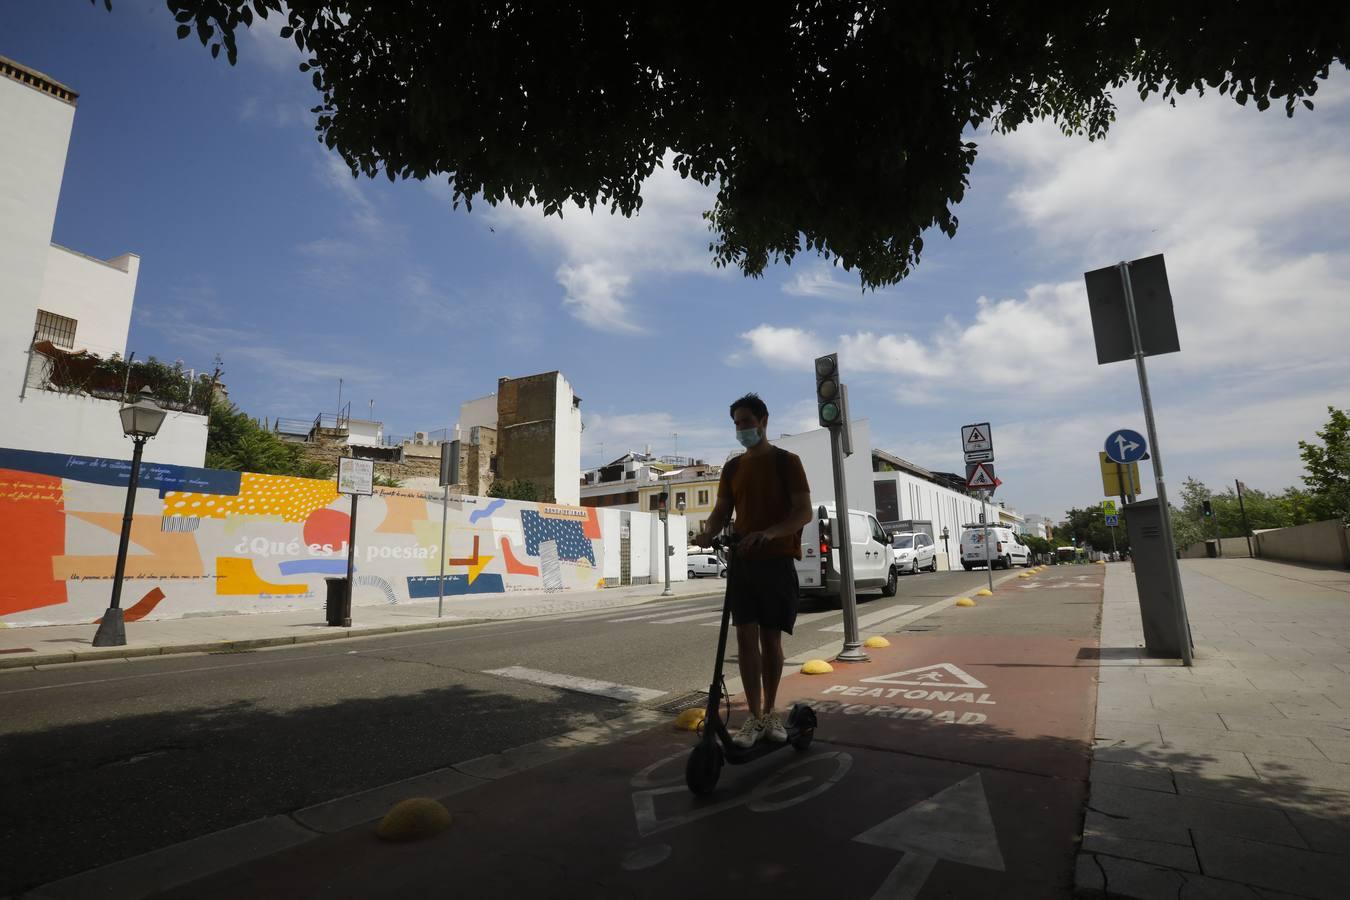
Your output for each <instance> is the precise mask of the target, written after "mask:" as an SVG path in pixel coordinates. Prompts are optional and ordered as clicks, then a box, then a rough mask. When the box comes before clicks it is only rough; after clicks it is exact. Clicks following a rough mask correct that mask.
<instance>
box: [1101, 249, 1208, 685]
mask: <svg viewBox="0 0 1350 900" xmlns="http://www.w3.org/2000/svg"><path fill="white" fill-rule="evenodd" d="M1117 268H1118V269H1119V270H1120V283H1121V287H1123V288H1124V291H1125V312H1126V313H1127V314H1128V316H1129V320H1130V339H1131V341H1132V342H1133V346H1134V365H1135V369H1136V370H1137V371H1138V373H1139V397H1140V399H1141V400H1142V401H1143V405H1144V424H1145V425H1147V426H1148V442H1149V444H1150V447H1151V452H1152V454H1153V481H1154V483H1155V485H1156V486H1157V491H1158V522H1159V524H1160V525H1161V526H1162V540H1163V546H1165V547H1166V548H1167V567H1168V570H1169V574H1170V575H1171V582H1172V597H1173V602H1174V603H1175V605H1176V616H1177V628H1178V640H1179V642H1180V644H1181V664H1182V665H1184V666H1190V665H1192V664H1193V663H1194V660H1193V659H1192V656H1191V623H1190V619H1189V617H1188V616H1187V615H1186V597H1185V595H1184V594H1183V593H1182V590H1181V569H1180V567H1179V566H1177V550H1176V547H1177V545H1176V541H1175V540H1174V538H1173V537H1172V508H1171V507H1170V506H1169V505H1168V503H1167V481H1166V479H1165V478H1164V477H1163V464H1162V451H1161V449H1159V446H1158V429H1157V427H1156V426H1155V425H1154V422H1153V397H1152V395H1150V394H1149V390H1148V370H1147V368H1145V366H1144V347H1143V341H1142V340H1141V339H1140V337H1139V316H1138V314H1137V313H1136V311H1135V308H1134V285H1132V284H1131V283H1130V264H1129V263H1127V262H1122V263H1120V265H1119V266H1118V267H1117Z"/></svg>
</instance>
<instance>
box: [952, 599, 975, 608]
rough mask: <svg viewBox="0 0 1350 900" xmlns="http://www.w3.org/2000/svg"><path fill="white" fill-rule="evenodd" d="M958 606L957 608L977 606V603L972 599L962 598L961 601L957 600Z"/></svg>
mask: <svg viewBox="0 0 1350 900" xmlns="http://www.w3.org/2000/svg"><path fill="white" fill-rule="evenodd" d="M956 605H957V606H974V605H975V601H974V600H972V599H970V598H969V597H962V598H961V599H960V600H957V601H956Z"/></svg>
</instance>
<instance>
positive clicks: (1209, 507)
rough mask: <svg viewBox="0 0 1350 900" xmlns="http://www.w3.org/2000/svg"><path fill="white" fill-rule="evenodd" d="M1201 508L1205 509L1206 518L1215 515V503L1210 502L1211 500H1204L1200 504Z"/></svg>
mask: <svg viewBox="0 0 1350 900" xmlns="http://www.w3.org/2000/svg"><path fill="white" fill-rule="evenodd" d="M1200 508H1201V509H1203V510H1204V511H1205V518H1206V519H1209V518H1212V517H1213V516H1214V507H1213V505H1211V504H1210V502H1209V501H1208V500H1205V501H1203V502H1202V503H1201V504H1200Z"/></svg>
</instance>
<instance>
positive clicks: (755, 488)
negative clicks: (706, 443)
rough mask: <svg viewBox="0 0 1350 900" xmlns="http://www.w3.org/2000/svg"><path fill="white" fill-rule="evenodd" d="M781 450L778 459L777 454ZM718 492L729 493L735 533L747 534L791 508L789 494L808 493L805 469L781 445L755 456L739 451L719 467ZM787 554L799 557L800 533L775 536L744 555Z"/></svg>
mask: <svg viewBox="0 0 1350 900" xmlns="http://www.w3.org/2000/svg"><path fill="white" fill-rule="evenodd" d="M780 454H781V456H782V461H781V462H780V461H779V459H778V457H779V455H780ZM718 493H719V496H722V497H730V498H731V504H732V507H733V509H734V510H735V516H736V533H737V534H741V535H746V534H750V533H751V532H753V531H763V530H764V529H766V528H772V527H773V526H775V525H778V524H780V523H781V522H782V521H783V520H784V519H786V518H787V517H788V514H789V513H791V512H792V495H793V494H809V493H811V487H810V485H808V484H807V482H806V470H805V469H803V468H802V461H801V460H800V459H799V458H798V457H797V455H796V454H795V453H789V452H788V451H786V450H784V449H782V448H781V447H774V448H772V450H771V452H769V453H765V454H763V455H759V456H751V455H750V454H748V453H746V454H742V455H740V456H738V457H736V458H734V459H732V460H731V461H730V462H729V463H727V465H726V466H725V467H724V468H723V469H722V481H721V484H720V486H719V487H718ZM782 556H790V557H792V558H793V559H801V558H802V533H801V530H800V529H798V530H797V532H796V534H790V535H787V536H785V537H780V538H775V539H774V540H773V541H771V542H770V543H768V544H766V545H765V546H763V547H761V548H760V549H758V550H756V551H754V552H749V553H747V554H746V558H747V559H771V558H774V557H782Z"/></svg>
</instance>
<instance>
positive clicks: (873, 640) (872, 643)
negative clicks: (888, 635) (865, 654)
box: [863, 634, 891, 650]
mask: <svg viewBox="0 0 1350 900" xmlns="http://www.w3.org/2000/svg"><path fill="white" fill-rule="evenodd" d="M890 645H891V642H890V641H888V640H886V639H885V638H884V637H882V636H881V635H879V634H874V635H872V636H871V637H870V638H868V639H867V640H865V641H863V646H864V647H871V648H872V649H873V650H876V649H878V648H880V647H889V646H890Z"/></svg>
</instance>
